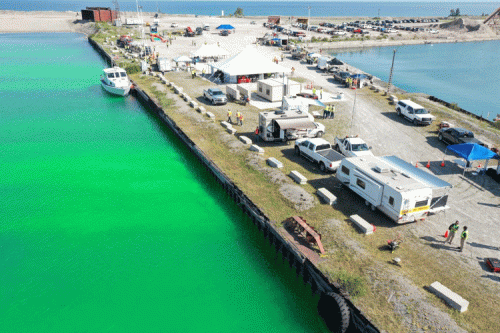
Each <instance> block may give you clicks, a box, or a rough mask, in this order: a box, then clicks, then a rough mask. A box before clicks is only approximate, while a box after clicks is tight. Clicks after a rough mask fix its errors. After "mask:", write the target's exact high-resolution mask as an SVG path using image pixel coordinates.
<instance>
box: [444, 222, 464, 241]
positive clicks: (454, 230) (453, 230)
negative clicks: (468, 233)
mask: <svg viewBox="0 0 500 333" xmlns="http://www.w3.org/2000/svg"><path fill="white" fill-rule="evenodd" d="M458 223H459V222H458V221H456V222H455V223H452V224H451V225H450V226H449V227H448V230H449V231H450V233H449V234H448V238H446V240H445V241H444V242H445V243H449V244H450V245H451V242H453V238H454V237H455V234H456V233H457V231H458V229H459V228H460V226H459V225H458Z"/></svg>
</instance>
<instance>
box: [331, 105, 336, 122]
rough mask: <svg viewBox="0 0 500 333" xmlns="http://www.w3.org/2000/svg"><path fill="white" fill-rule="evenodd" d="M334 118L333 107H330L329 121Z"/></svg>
mask: <svg viewBox="0 0 500 333" xmlns="http://www.w3.org/2000/svg"><path fill="white" fill-rule="evenodd" d="M334 118H335V105H330V119H334Z"/></svg>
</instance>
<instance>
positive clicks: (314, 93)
mask: <svg viewBox="0 0 500 333" xmlns="http://www.w3.org/2000/svg"><path fill="white" fill-rule="evenodd" d="M313 95H314V96H316V88H313Z"/></svg>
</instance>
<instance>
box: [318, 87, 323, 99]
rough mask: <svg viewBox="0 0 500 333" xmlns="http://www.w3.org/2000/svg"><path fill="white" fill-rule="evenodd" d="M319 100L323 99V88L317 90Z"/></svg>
mask: <svg viewBox="0 0 500 333" xmlns="http://www.w3.org/2000/svg"><path fill="white" fill-rule="evenodd" d="M319 99H323V88H321V89H320V90H319Z"/></svg>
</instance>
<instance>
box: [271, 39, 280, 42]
mask: <svg viewBox="0 0 500 333" xmlns="http://www.w3.org/2000/svg"><path fill="white" fill-rule="evenodd" d="M271 40H272V41H275V42H279V41H280V40H281V39H279V38H273V39H271Z"/></svg>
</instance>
